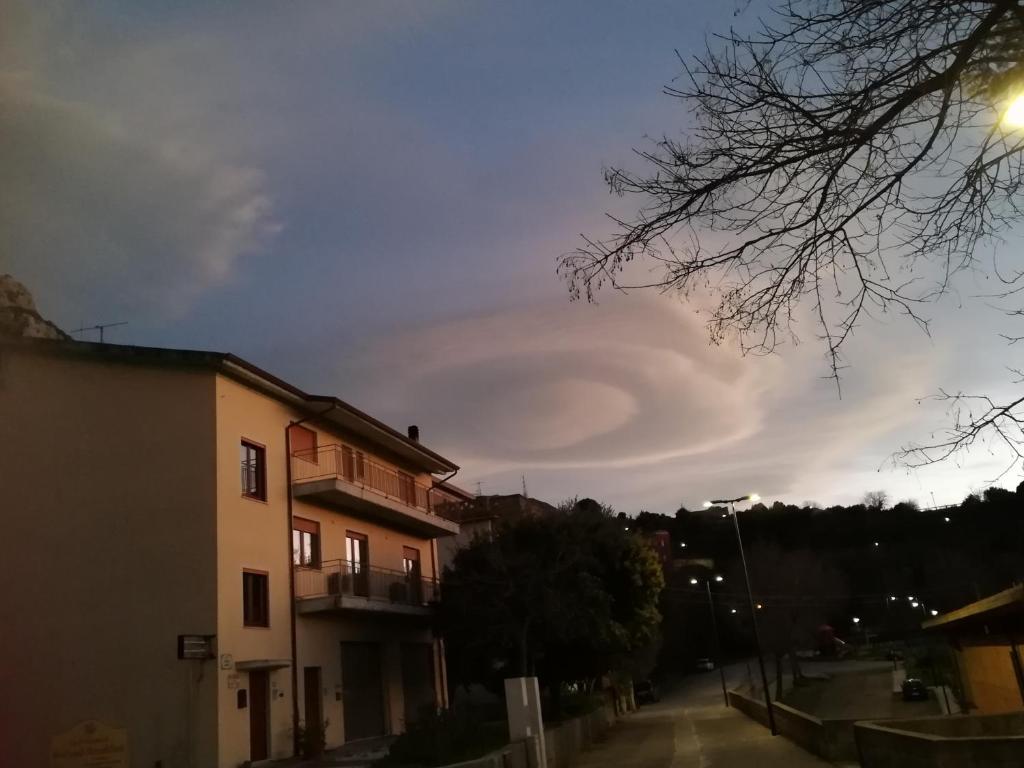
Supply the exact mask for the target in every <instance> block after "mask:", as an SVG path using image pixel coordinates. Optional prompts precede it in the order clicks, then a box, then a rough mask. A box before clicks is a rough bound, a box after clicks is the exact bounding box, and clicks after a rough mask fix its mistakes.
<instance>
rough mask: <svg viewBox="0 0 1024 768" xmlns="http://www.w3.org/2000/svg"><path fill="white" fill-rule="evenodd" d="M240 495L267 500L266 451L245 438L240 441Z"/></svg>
mask: <svg viewBox="0 0 1024 768" xmlns="http://www.w3.org/2000/svg"><path fill="white" fill-rule="evenodd" d="M242 495H243V496H246V497H248V498H250V499H259V500H260V501H266V500H267V451H266V449H265V448H264V447H263V446H262V445H256V443H250V442H249V441H247V440H243V441H242Z"/></svg>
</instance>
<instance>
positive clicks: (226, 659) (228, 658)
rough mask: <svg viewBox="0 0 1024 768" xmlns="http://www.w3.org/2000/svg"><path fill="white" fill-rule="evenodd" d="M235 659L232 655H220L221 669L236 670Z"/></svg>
mask: <svg viewBox="0 0 1024 768" xmlns="http://www.w3.org/2000/svg"><path fill="white" fill-rule="evenodd" d="M234 667H235V659H234V657H233V656H232V655H231V654H230V653H222V654H221V655H220V668H221V669H234Z"/></svg>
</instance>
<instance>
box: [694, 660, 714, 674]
mask: <svg viewBox="0 0 1024 768" xmlns="http://www.w3.org/2000/svg"><path fill="white" fill-rule="evenodd" d="M694 666H695V667H696V669H697V671H698V672H712V671H713V670H714V669H715V662H713V661H712V660H711V659H697V663H696V664H695V665H694Z"/></svg>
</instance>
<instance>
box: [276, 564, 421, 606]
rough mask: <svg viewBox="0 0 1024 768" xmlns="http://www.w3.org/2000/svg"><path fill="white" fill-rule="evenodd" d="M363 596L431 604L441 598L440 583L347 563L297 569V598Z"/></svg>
mask: <svg viewBox="0 0 1024 768" xmlns="http://www.w3.org/2000/svg"><path fill="white" fill-rule="evenodd" d="M333 595H338V596H346V597H364V598H366V599H367V600H377V601H383V602H389V603H395V604H398V605H428V604H429V603H433V602H435V601H436V600H437V598H438V586H437V582H436V581H434V580H433V579H425V578H423V577H422V576H420V575H419V574H415V573H404V572H402V571H391V570H387V569H386V568H373V567H371V566H367V565H363V564H362V563H353V562H350V561H348V560H326V561H324V562H323V563H321V564H320V565H317V566H313V565H297V566H295V597H296V598H297V599H299V600H301V599H304V598H309V597H329V596H333Z"/></svg>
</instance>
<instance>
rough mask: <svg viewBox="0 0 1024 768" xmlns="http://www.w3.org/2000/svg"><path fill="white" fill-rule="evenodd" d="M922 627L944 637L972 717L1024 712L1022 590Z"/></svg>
mask: <svg viewBox="0 0 1024 768" xmlns="http://www.w3.org/2000/svg"><path fill="white" fill-rule="evenodd" d="M921 626H922V627H923V628H924V629H925V630H928V631H931V632H942V633H944V634H945V635H946V637H947V638H948V640H949V643H950V645H951V646H952V648H953V650H954V653H955V658H956V666H957V670H958V672H959V675H960V682H961V685H962V688H963V691H964V695H965V697H966V699H967V705H968V707H969V709H970V710H971V711H972V712H977V713H979V714H998V713H1002V712H1012V711H1015V710H1020V709H1024V647H1022V645H1021V644H1022V642H1024V585H1021V584H1018V585H1016V586H1014V587H1010V589H1006V590H1003V591H1002V592H998V593H996V594H994V595H991V596H989V597H986V598H984V599H983V600H978V601H977V602H974V603H969V604H968V605H965V606H963V607H961V608H957V609H956V610H954V611H949V612H948V613H943V614H940V615H938V616H936V617H935V618H933V619H930V620H928V621H925V622H924V623H922V624H921Z"/></svg>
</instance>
